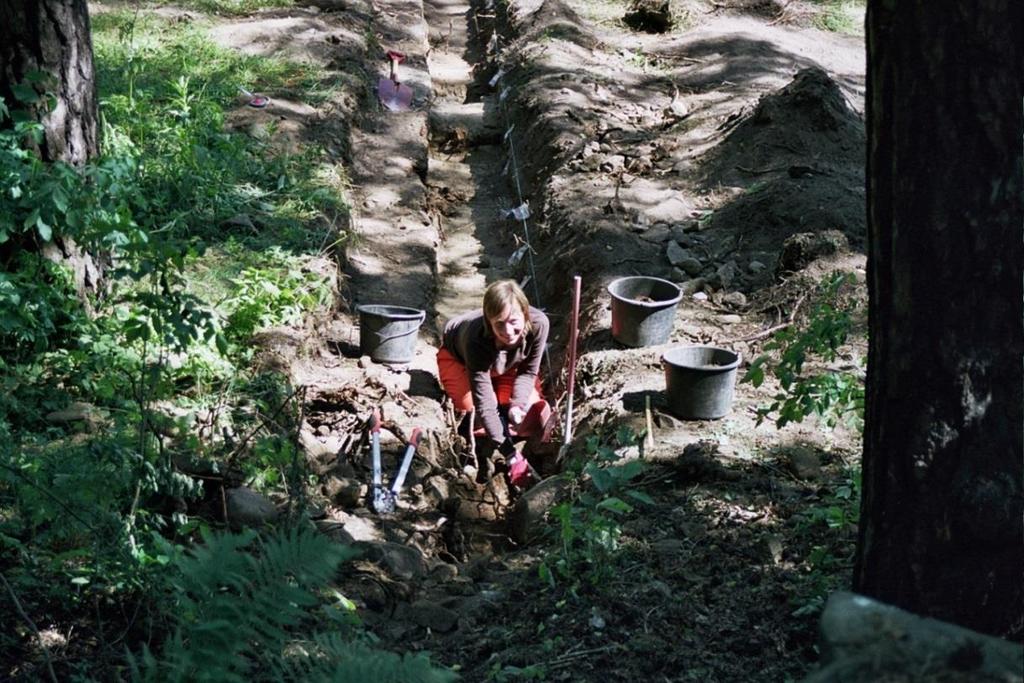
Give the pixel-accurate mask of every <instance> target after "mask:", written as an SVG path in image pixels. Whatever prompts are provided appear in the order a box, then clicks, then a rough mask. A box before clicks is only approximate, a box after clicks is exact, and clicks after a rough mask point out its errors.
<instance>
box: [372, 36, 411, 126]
mask: <svg viewBox="0 0 1024 683" xmlns="http://www.w3.org/2000/svg"><path fill="white" fill-rule="evenodd" d="M387 58H388V64H389V65H390V74H389V76H388V77H387V78H381V79H380V80H379V81H377V98H378V99H379V100H380V103H381V104H383V105H384V106H385V107H386V108H387V109H390V110H391V111H408V110H409V106H410V105H411V104H412V88H410V87H409V86H407V85H405V84H403V83H399V82H398V65H399V64H401V63H402V62H404V61H405V55H404V54H402V53H401V52H398V51H397V50H388V52H387Z"/></svg>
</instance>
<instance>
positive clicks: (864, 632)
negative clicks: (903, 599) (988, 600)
mask: <svg viewBox="0 0 1024 683" xmlns="http://www.w3.org/2000/svg"><path fill="white" fill-rule="evenodd" d="M820 632H821V651H822V668H821V669H820V670H818V671H816V672H814V673H811V674H810V675H809V676H807V677H806V678H805V679H804V683H839V682H840V681H842V682H846V681H871V680H878V679H879V678H883V677H884V678H886V679H890V678H892V679H893V680H936V681H939V680H957V681H966V680H981V681H1018V682H1019V681H1021V680H1022V678H1024V676H1022V675H1021V673H1022V672H1024V648H1022V647H1021V646H1020V644H1019V643H1011V642H1009V641H1006V640H1002V639H1000V638H994V637H992V636H987V635H984V634H981V633H977V632H976V631H971V630H969V629H966V628H963V627H961V626H956V625H954V624H950V623H946V622H943V621H939V620H937V619H927V618H923V617H919V616H917V615H914V614H911V613H910V612H905V611H904V610H901V609H898V608H896V607H893V606H891V605H887V604H885V603H882V602H878V601H877V600H872V599H871V598H867V597H864V596H862V595H857V594H855V593H849V592H846V591H839V592H836V593H833V594H832V595H831V596H830V597H829V599H828V603H827V604H826V605H825V611H824V612H823V613H822V616H821V628H820ZM925 671H927V672H928V673H929V674H930V675H929V676H928V677H927V679H922V678H920V676H921V674H922V672H925ZM883 674H884V675H883Z"/></svg>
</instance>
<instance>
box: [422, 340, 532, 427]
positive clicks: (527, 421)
mask: <svg viewBox="0 0 1024 683" xmlns="http://www.w3.org/2000/svg"><path fill="white" fill-rule="evenodd" d="M437 371H438V372H437V375H438V378H439V379H440V380H441V387H442V388H443V389H444V393H446V394H448V398H450V399H451V400H452V403H453V404H454V405H455V410H457V411H461V412H464V413H468V412H472V411H473V410H474V409H475V408H474V406H473V391H472V389H471V388H470V386H469V370H467V369H466V366H465V365H463V364H462V363H461V362H459V359H458V358H456V357H455V356H453V355H452V354H450V353H448V350H447V349H446V348H444V347H443V346H442V347H441V349H440V350H439V351H438V352H437ZM516 376H517V373H516V369H515V368H512V369H511V370H509V371H508V372H506V373H504V374H501V375H499V374H496V373H495V372H493V371H492V372H491V384H493V385H494V394H495V395H496V396H497V398H498V405H499V406H501V407H505V406H508V404H509V403H510V402H511V401H512V387H513V385H514V384H515V381H516ZM524 408H525V409H526V417H525V418H523V421H522V422H520V423H519V424H518V425H515V426H514V427H513V426H511V425H510V426H509V431H510V432H511V433H512V434H513V435H515V436H524V437H525V436H533V435H534V434H539V433H540V432H541V430H542V429H543V428H544V423H545V422H546V421H547V419H548V416H549V415H550V414H551V407H550V406H549V405H548V402H547V401H545V400H544V397H543V395H542V394H541V387H540V378H539V377H538V378H537V381H536V382H535V383H534V387H533V391H531V392H530V396H529V398H527V399H526V406H524Z"/></svg>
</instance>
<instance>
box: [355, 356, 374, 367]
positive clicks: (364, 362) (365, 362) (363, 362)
mask: <svg viewBox="0 0 1024 683" xmlns="http://www.w3.org/2000/svg"><path fill="white" fill-rule="evenodd" d="M356 364H357V365H358V366H359V367H361V368H363V369H366V368H368V367H370V366H371V365H373V361H372V360H370V357H369V356H360V357H359V361H358V362H357V363H356Z"/></svg>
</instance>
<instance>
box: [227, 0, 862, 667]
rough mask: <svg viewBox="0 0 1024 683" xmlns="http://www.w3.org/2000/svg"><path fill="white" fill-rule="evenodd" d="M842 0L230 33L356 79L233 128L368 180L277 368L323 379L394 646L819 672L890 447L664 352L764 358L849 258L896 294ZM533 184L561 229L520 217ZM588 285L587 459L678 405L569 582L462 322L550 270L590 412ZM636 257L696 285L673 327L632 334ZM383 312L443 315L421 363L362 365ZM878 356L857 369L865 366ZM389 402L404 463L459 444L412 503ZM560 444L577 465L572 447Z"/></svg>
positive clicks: (427, 465)
mask: <svg viewBox="0 0 1024 683" xmlns="http://www.w3.org/2000/svg"><path fill="white" fill-rule="evenodd" d="M812 7H813V5H812V4H807V5H805V4H803V3H799V2H788V3H775V2H733V3H720V2H715V3H704V2H696V1H694V0H686V1H682V0H681V1H680V2H677V3H676V13H677V16H678V19H679V21H677V23H676V28H674V29H673V30H672V32H670V33H667V34H660V35H653V34H646V33H638V32H633V31H630V30H629V29H628V28H626V27H625V26H624V25H623V24H622V23H621V22H619V21H615V20H612V19H609V18H608V17H621V16H622V14H624V13H625V10H626V5H625V3H618V2H605V3H592V2H585V1H584V0H573V1H568V2H567V1H565V0H511V1H510V2H508V3H507V4H503V3H497V4H496V3H494V2H491V1H490V0H471V1H469V2H466V1H463V0H425V1H423V2H422V3H421V2H420V0H376V2H363V0H351V1H338V2H327V1H326V0H321V1H320V2H316V3H311V4H310V6H306V7H295V8H290V9H287V10H275V11H273V12H266V13H262V14H257V15H254V16H251V17H246V18H244V19H238V20H232V21H229V20H222V21H220V22H219V23H218V27H217V28H216V29H215V30H214V31H213V35H214V36H215V37H217V39H218V40H220V41H221V42H222V43H224V44H228V45H231V46H233V47H235V48H237V49H240V50H247V51H254V52H260V53H264V54H266V53H280V52H282V51H284V52H286V53H288V54H290V55H292V56H293V57H295V58H299V59H308V60H313V61H315V62H317V63H321V64H323V65H325V66H327V67H329V68H331V69H333V70H334V71H335V72H336V73H337V74H338V78H339V79H350V80H351V81H352V84H351V87H349V88H347V89H346V90H345V95H343V96H341V98H340V99H337V100H335V101H332V102H331V103H328V104H326V105H320V106H317V107H313V106H311V105H308V104H305V103H303V102H300V101H291V99H290V98H283V97H281V98H279V97H274V104H273V107H272V108H268V109H267V110H262V111H256V110H247V109H240V111H239V112H237V113H236V114H235V116H236V118H235V119H233V120H234V121H235V124H236V125H238V126H241V127H245V126H252V125H255V124H257V123H258V122H259V121H258V119H259V117H276V120H277V121H278V122H279V125H277V126H276V127H275V128H274V130H275V134H276V135H278V136H280V137H281V143H282V144H284V145H288V146H291V145H303V144H309V143H310V142H316V143H318V144H324V145H326V146H328V147H330V149H331V150H332V153H336V154H337V155H338V157H339V159H340V160H341V161H343V162H344V164H345V165H346V168H347V172H348V177H349V179H350V181H351V198H352V204H353V213H352V220H351V225H349V226H345V228H346V229H347V230H349V231H350V233H351V237H350V238H349V239H348V241H347V242H346V243H345V244H344V245H342V246H343V248H342V249H341V251H340V254H339V263H340V267H341V270H342V272H343V275H344V277H343V280H344V285H343V287H342V288H341V289H342V291H341V292H340V296H339V306H338V310H337V311H336V312H334V313H333V315H331V316H330V318H329V319H327V320H320V321H317V324H315V325H312V326H310V327H308V328H307V329H304V330H291V331H289V330H271V331H267V332H265V333H264V334H263V335H262V336H261V340H262V344H263V346H264V348H265V352H264V357H265V361H266V362H269V363H274V364H276V365H277V366H278V367H281V368H283V369H285V370H286V371H287V372H288V373H289V374H290V376H291V378H292V381H293V382H295V383H296V384H300V385H303V386H305V387H306V405H305V412H304V419H305V422H304V429H303V433H302V442H303V446H304V448H305V451H306V456H307V459H308V461H309V464H310V467H311V469H312V471H313V472H315V473H316V475H317V477H318V482H319V487H318V488H317V489H316V490H314V491H313V492H312V493H313V495H314V502H315V504H316V508H317V512H316V514H314V517H315V518H316V520H315V521H316V523H317V525H318V526H319V527H320V528H321V529H322V530H323V531H324V532H325V533H328V534H330V535H332V536H333V537H335V538H337V539H339V540H342V541H344V542H347V543H355V544H357V545H358V546H359V547H361V548H362V549H363V550H364V554H363V556H362V558H361V559H360V560H358V561H356V562H354V563H352V564H351V565H349V566H348V567H347V569H346V571H345V573H344V575H343V576H342V577H340V579H339V590H340V591H341V592H342V593H344V594H345V595H346V596H347V597H349V598H350V599H351V600H352V601H353V602H354V603H355V604H356V606H357V611H358V615H359V616H360V617H361V618H362V620H363V621H364V622H365V623H366V624H367V626H368V628H369V629H370V630H371V631H373V632H374V633H375V634H376V635H377V636H378V637H379V638H380V641H381V643H382V644H383V645H385V646H386V647H389V648H393V649H395V650H398V651H409V650H427V651H430V652H432V653H434V655H435V657H436V659H437V660H438V661H440V662H442V663H444V664H446V665H448V666H451V667H454V668H457V669H458V670H459V671H460V672H461V673H462V675H463V676H464V678H465V680H469V681H483V680H556V681H598V680H601V681H605V680H623V681H627V680H628V681H633V680H639V679H645V680H657V681H662V680H664V681H683V680H700V681H704V680H718V681H735V680H771V681H779V680H794V679H799V678H801V677H803V676H804V675H805V674H806V673H807V672H808V671H809V670H811V669H812V668H813V667H814V666H815V663H816V659H817V651H816V646H815V643H816V632H815V629H816V609H817V608H818V607H819V606H820V599H821V597H822V596H823V595H824V594H825V593H826V592H827V591H828V590H829V589H831V588H833V587H839V586H844V585H847V584H848V583H849V573H850V565H851V556H852V548H853V545H852V544H853V538H854V535H855V528H854V526H853V524H851V523H850V522H849V520H843V521H840V522H839V523H837V524H836V525H834V526H836V527H837V528H832V527H830V526H829V525H828V524H827V523H826V522H825V521H823V520H822V519H821V518H820V517H815V516H814V514H812V512H813V511H814V510H816V509H819V508H825V507H828V506H831V505H833V504H834V502H835V500H836V496H837V492H838V491H840V490H841V487H843V486H846V485H848V481H847V477H848V476H849V475H848V472H849V468H850V466H852V465H855V464H856V460H857V457H858V450H859V436H858V435H857V434H856V433H855V432H848V431H845V430H843V429H841V428H840V429H838V430H836V431H826V430H823V429H822V428H821V426H820V425H818V424H816V423H815V422H814V421H813V420H810V421H807V422H805V423H801V424H794V425H791V426H788V427H786V428H785V429H782V430H777V429H775V428H774V427H773V426H772V425H771V424H769V423H764V424H760V425H759V424H757V419H756V408H757V406H760V405H764V404H765V403H767V402H769V399H770V397H771V395H772V394H773V393H774V391H775V390H776V387H773V386H771V383H770V382H769V383H767V384H766V385H765V386H763V387H761V388H759V389H754V388H753V387H751V386H750V385H749V384H745V383H742V384H738V385H737V387H736V396H735V401H734V404H733V407H732V411H731V412H730V414H729V415H728V416H727V417H725V418H723V419H721V420H717V421H681V420H678V419H676V418H674V417H672V416H671V415H670V414H669V413H668V412H667V410H666V406H665V404H664V398H663V390H664V382H665V380H664V375H663V371H662V368H661V363H660V355H661V354H662V353H663V352H664V351H665V350H666V349H668V348H670V347H671V346H672V345H677V344H688V343H700V344H713V345H717V346H724V347H728V348H731V349H734V350H736V351H738V352H739V353H740V354H741V355H742V357H743V359H744V366H745V365H746V364H748V363H749V362H750V360H751V359H753V358H754V357H756V356H757V355H758V354H759V353H760V352H761V350H762V345H763V344H764V342H765V341H766V340H767V339H768V338H769V334H767V333H766V332H765V331H766V330H770V329H772V328H778V327H780V326H783V325H786V324H789V323H794V322H797V323H798V322H799V321H800V320H802V319H803V318H804V317H805V316H806V315H807V314H808V311H809V310H810V309H811V307H812V302H811V301H808V298H809V297H811V298H813V294H812V293H813V290H814V286H815V284H816V283H818V282H820V281H821V280H822V279H823V278H824V277H826V276H827V275H828V274H829V273H830V272H832V271H834V270H843V271H846V272H851V273H854V274H855V276H856V277H857V278H858V279H857V284H856V285H855V286H853V288H852V291H851V292H850V295H851V296H854V297H859V298H861V299H863V297H864V291H863V275H864V256H863V253H862V252H863V245H864V177H863V158H864V144H865V138H864V126H863V120H862V116H861V114H860V111H861V110H862V109H863V104H862V101H863V83H864V74H863V67H864V46H863V42H862V40H860V39H857V38H849V37H844V36H840V35H836V34H832V33H826V32H822V31H819V30H817V29H814V28H812V27H810V26H809V25H808V21H807V17H809V16H810V15H811V8H812ZM367 35H370V36H371V37H372V40H369V39H368V38H367ZM368 42H369V44H368ZM386 49H397V50H400V51H402V52H404V53H405V54H406V55H407V57H408V58H407V60H406V62H405V63H403V64H402V65H401V67H400V68H401V72H400V73H401V77H402V81H403V82H404V83H406V84H408V85H409V86H410V87H412V88H413V90H414V93H415V97H414V100H413V106H412V109H411V111H409V112H402V113H391V112H385V111H383V110H382V109H381V108H380V106H379V105H378V104H377V103H376V101H375V99H374V98H373V97H372V85H373V84H374V83H375V82H376V80H377V79H378V78H379V77H380V76H383V75H384V74H385V66H386V63H385V61H384V58H383V54H382V53H383V51H384V50H386ZM378 53H379V54H378ZM522 202H527V203H528V206H529V211H530V214H531V215H530V217H529V219H527V220H526V221H518V220H515V219H514V218H511V217H509V216H508V215H507V213H506V212H507V211H508V210H509V209H513V208H515V207H517V206H519V205H520V204H521V203H522ZM823 236H824V237H823ZM784 245H785V246H784ZM522 247H526V249H522ZM573 275H580V276H581V277H582V281H583V290H584V295H583V304H582V314H581V323H580V330H581V335H580V351H581V357H580V359H579V366H578V370H577V388H576V390H577V393H576V401H575V409H576V414H575V419H574V422H575V439H574V441H573V443H572V445H571V448H570V455H569V458H568V460H570V461H571V460H572V459H574V458H577V457H586V455H585V448H584V444H585V443H586V441H587V439H588V437H591V436H601V435H608V434H612V433H614V432H615V431H616V430H618V429H619V428H620V427H623V426H629V427H631V428H633V429H635V430H636V431H640V430H642V429H644V427H645V425H646V417H645V406H646V405H647V403H648V402H649V403H650V405H651V406H652V409H653V415H652V421H653V423H654V440H653V443H652V444H650V445H648V446H647V447H646V448H645V451H644V453H643V457H644V458H645V459H646V460H648V461H649V466H648V468H647V469H646V471H645V473H644V474H643V475H642V477H641V480H640V481H639V482H635V488H637V489H639V490H642V491H643V492H645V493H646V494H648V495H649V496H650V497H651V501H650V502H648V503H646V504H638V505H637V506H636V509H635V511H634V512H632V513H630V514H626V515H623V516H622V518H621V537H620V539H619V546H620V550H619V552H618V554H617V555H616V556H615V557H614V558H612V559H609V560H607V562H608V563H609V564H608V565H607V566H605V567H604V569H606V570H607V571H605V572H604V573H603V574H600V580H599V581H597V582H596V583H594V582H591V581H588V580H586V577H585V576H582V575H581V576H580V577H578V578H580V579H581V580H580V581H579V582H578V583H574V582H573V581H572V580H560V581H557V582H556V583H555V585H554V586H552V585H550V584H548V583H546V582H544V581H542V580H541V579H540V578H539V576H538V568H539V566H540V563H541V562H542V561H545V560H549V561H553V560H554V558H556V557H557V553H558V545H557V541H556V540H555V539H554V536H553V535H549V536H547V537H542V538H540V539H538V540H534V541H532V542H530V543H523V542H517V541H516V540H514V538H513V535H510V527H509V519H510V516H511V510H512V506H513V505H514V504H515V502H516V500H517V499H519V498H520V497H521V496H523V495H524V494H523V492H521V491H516V490H514V489H511V488H510V486H509V484H508V483H507V482H506V479H505V475H504V474H503V473H501V472H499V473H498V474H497V475H496V476H495V477H494V478H492V479H491V481H489V482H488V483H487V484H486V485H478V484H476V483H475V481H474V476H473V475H474V474H475V472H474V470H473V467H472V462H471V459H470V458H468V457H467V445H466V443H465V441H464V440H463V439H461V437H458V436H457V435H456V429H455V426H456V425H455V418H454V416H453V415H452V414H451V411H450V409H449V407H448V406H447V405H446V404H445V403H444V402H443V401H442V394H441V391H440V389H439V386H438V384H437V380H436V367H435V364H434V360H433V359H434V354H435V353H436V349H437V344H438V330H439V329H440V328H441V326H442V325H443V323H444V321H445V320H447V319H448V318H450V317H451V316H452V315H454V314H456V313H457V312H460V311H463V310H467V309H470V308H474V307H476V306H478V305H479V299H480V296H481V294H482V291H483V289H484V287H485V285H486V283H488V282H490V281H493V280H495V279H500V278H506V277H514V278H517V279H520V280H524V281H525V282H526V285H525V286H526V291H527V293H528V294H529V295H530V297H531V299H532V300H533V302H534V303H535V304H537V305H540V306H542V307H544V308H545V309H546V310H547V311H548V312H549V315H550V316H551V318H552V321H553V328H554V333H553V339H552V345H551V349H550V351H551V353H550V365H549V370H548V373H547V380H548V392H549V394H550V395H552V396H554V397H555V398H557V399H559V403H560V405H562V406H564V399H563V398H562V397H563V386H564V377H563V376H562V373H561V372H560V368H561V367H562V364H563V356H564V351H565V345H566V340H567V336H568V330H569V324H568V323H569V321H568V317H569V316H568V309H569V291H570V286H571V285H570V283H571V278H572V276H573ZM625 275H648V276H656V277H661V278H665V279H669V280H672V281H674V282H677V283H680V286H681V287H682V288H683V291H684V297H683V299H682V301H681V303H680V305H679V307H678V310H677V319H676V322H675V326H674V331H673V333H672V336H671V339H670V342H669V343H668V344H665V345H661V346H658V347H649V348H641V349H624V348H621V347H619V346H618V345H616V344H615V342H614V341H613V339H612V338H611V334H610V315H611V314H610V305H609V297H608V294H607V292H606V287H607V285H608V284H609V282H611V281H612V280H613V279H614V278H616V277H621V276H625ZM737 294H739V296H737ZM361 304H388V305H401V306H409V307H413V308H418V309H422V310H424V311H426V312H427V320H426V323H425V324H424V325H423V327H422V329H421V331H420V335H419V339H418V342H417V346H416V351H415V356H414V358H413V360H412V361H411V362H410V363H409V364H408V365H407V366H403V367H387V366H383V365H377V364H373V363H371V362H369V359H367V358H365V357H361V353H360V350H359V332H358V327H359V315H358V309H357V307H358V306H359V305H361ZM863 346H864V345H863V338H862V337H860V338H858V339H857V340H855V341H854V342H853V343H852V344H850V345H848V346H847V347H844V355H843V360H842V362H843V363H844V364H845V365H846V366H848V367H850V368H856V367H858V360H859V358H860V357H861V356H862V355H863V351H864V349H863ZM742 371H743V367H741V373H742ZM374 406H379V407H380V408H381V410H382V413H383V417H384V420H385V431H384V442H383V448H384V458H385V462H384V471H385V473H386V475H389V474H391V473H393V472H394V471H395V469H396V468H397V464H398V459H399V457H400V455H401V451H402V449H403V443H404V440H405V439H406V438H407V437H408V435H409V434H410V433H411V432H412V430H413V428H414V427H417V426H418V427H421V428H423V429H425V430H426V431H427V433H428V437H427V438H426V439H425V441H424V444H423V445H422V446H421V448H420V450H419V452H418V457H417V459H416V460H415V462H414V464H413V468H412V471H411V473H410V476H409V478H408V481H407V485H406V490H405V491H404V492H403V493H402V496H401V499H400V501H399V507H398V511H397V512H396V513H395V514H394V515H391V516H381V515H377V514H374V513H373V512H372V509H371V508H370V506H369V505H368V496H367V493H368V492H367V482H368V481H369V479H370V473H369V462H368V457H367V449H366V447H365V443H364V442H363V441H361V440H360V434H361V433H362V430H363V428H364V426H365V420H366V417H367V415H368V414H369V412H370V410H371V408H372V407H374ZM556 436H557V435H556ZM603 438H605V439H606V440H607V436H605V437H603ZM619 451H620V453H621V454H622V455H624V456H625V457H637V455H638V453H637V450H636V448H633V447H630V448H626V447H623V448H620V449H619ZM537 464H538V465H539V466H540V468H541V470H542V472H544V473H554V472H556V471H557V470H558V469H559V467H558V466H556V465H555V463H554V462H553V453H552V454H549V456H548V457H547V459H546V460H545V459H538V463H537ZM569 486H570V488H577V489H578V488H579V487H586V486H587V483H586V482H584V481H579V480H576V481H572V482H570V485H569ZM533 524H539V525H540V526H541V527H544V526H545V525H544V524H543V523H542V522H538V521H537V520H534V521H533ZM548 526H549V528H550V531H551V532H552V534H554V532H555V531H556V529H555V525H554V524H550V525H548ZM516 535H518V534H516ZM519 541H523V539H522V538H521V537H520V538H519ZM601 568H602V567H596V569H601Z"/></svg>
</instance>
